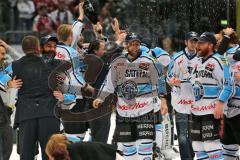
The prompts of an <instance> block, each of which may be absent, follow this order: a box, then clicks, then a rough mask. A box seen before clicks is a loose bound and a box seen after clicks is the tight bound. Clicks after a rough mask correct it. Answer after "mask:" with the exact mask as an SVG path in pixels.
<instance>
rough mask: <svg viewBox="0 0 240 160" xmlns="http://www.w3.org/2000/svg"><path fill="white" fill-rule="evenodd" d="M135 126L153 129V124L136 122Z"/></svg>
mask: <svg viewBox="0 0 240 160" xmlns="http://www.w3.org/2000/svg"><path fill="white" fill-rule="evenodd" d="M137 128H138V129H153V128H154V126H153V125H152V124H138V125H137Z"/></svg>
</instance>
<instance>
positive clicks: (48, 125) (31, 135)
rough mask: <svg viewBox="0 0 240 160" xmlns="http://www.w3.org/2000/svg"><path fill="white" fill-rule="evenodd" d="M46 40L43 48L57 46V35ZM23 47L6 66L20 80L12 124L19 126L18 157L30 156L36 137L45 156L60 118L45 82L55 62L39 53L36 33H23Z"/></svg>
mask: <svg viewBox="0 0 240 160" xmlns="http://www.w3.org/2000/svg"><path fill="white" fill-rule="evenodd" d="M46 43H48V44H46V46H45V50H46V49H48V50H53V52H54V51H55V50H56V44H57V39H54V38H50V37H49V39H46ZM22 49H23V51H24V53H25V54H26V55H25V56H24V57H22V58H21V59H19V60H17V61H14V62H13V63H12V65H10V66H9V67H8V68H10V70H11V69H12V71H10V72H9V74H12V75H11V76H12V77H17V79H18V80H21V81H22V83H23V84H22V86H21V88H20V89H19V90H18V100H17V103H16V115H15V126H17V127H19V145H20V159H21V160H33V159H34V156H35V146H36V142H37V141H38V142H39V143H40V146H41V149H42V159H43V160H47V156H46V154H45V152H44V150H45V146H46V144H47V141H48V138H49V137H50V136H51V135H52V134H54V133H58V132H59V131H60V122H59V120H58V119H56V118H55V116H54V107H55V104H56V102H57V101H56V99H55V98H54V96H53V91H52V90H51V89H50V88H49V86H48V76H49V75H50V73H51V71H52V70H53V69H54V68H55V67H56V66H57V64H56V63H50V62H49V61H47V62H46V61H45V60H44V58H43V57H41V56H40V44H39V40H38V38H37V37H34V36H26V37H24V39H23V41H22ZM42 49H43V50H44V46H43V47H42ZM43 53H45V52H44V51H43ZM11 72H12V73H11Z"/></svg>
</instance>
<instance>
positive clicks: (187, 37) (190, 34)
mask: <svg viewBox="0 0 240 160" xmlns="http://www.w3.org/2000/svg"><path fill="white" fill-rule="evenodd" d="M197 38H198V34H197V32H194V31H191V32H188V33H187V34H186V35H185V40H190V39H196V40H197Z"/></svg>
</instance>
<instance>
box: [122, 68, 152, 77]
mask: <svg viewBox="0 0 240 160" xmlns="http://www.w3.org/2000/svg"><path fill="white" fill-rule="evenodd" d="M125 77H134V78H147V77H148V72H147V71H144V70H133V69H127V70H126V72H125Z"/></svg>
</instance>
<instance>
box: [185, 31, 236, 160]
mask: <svg viewBox="0 0 240 160" xmlns="http://www.w3.org/2000/svg"><path fill="white" fill-rule="evenodd" d="M215 45H216V39H215V37H214V34H213V33H209V32H205V33H203V34H202V35H201V36H200V37H199V38H198V43H197V54H198V56H199V60H198V61H197V62H196V63H195V64H194V66H193V71H192V73H191V79H190V81H191V83H192V85H193V93H194V102H193V104H192V106H191V112H192V125H191V130H190V134H191V140H192V146H193V150H194V152H195V154H196V157H197V159H211V160H220V159H223V152H222V144H221V143H220V131H221V119H222V118H223V111H224V108H225V107H226V104H227V101H228V100H229V98H230V97H231V95H232V91H233V85H232V80H231V76H230V71H229V65H228V63H227V61H226V60H225V58H224V57H222V56H221V55H219V54H218V53H216V52H214V47H215Z"/></svg>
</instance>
